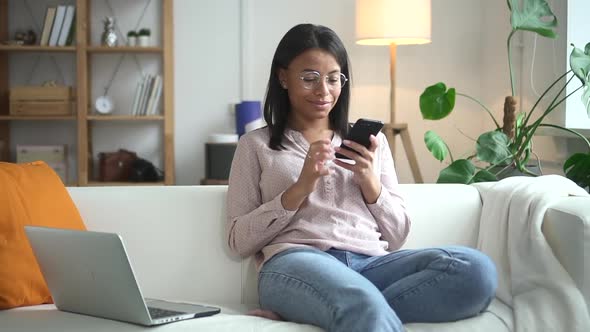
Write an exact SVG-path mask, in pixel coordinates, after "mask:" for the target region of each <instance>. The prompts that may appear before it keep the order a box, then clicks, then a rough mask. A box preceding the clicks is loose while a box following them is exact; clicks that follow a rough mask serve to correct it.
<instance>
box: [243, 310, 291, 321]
mask: <svg viewBox="0 0 590 332" xmlns="http://www.w3.org/2000/svg"><path fill="white" fill-rule="evenodd" d="M248 315H250V316H258V317H262V318H267V319H272V320H284V319H283V317H281V316H279V315H278V314H276V313H275V312H274V311H270V310H262V309H254V310H250V311H249V312H248Z"/></svg>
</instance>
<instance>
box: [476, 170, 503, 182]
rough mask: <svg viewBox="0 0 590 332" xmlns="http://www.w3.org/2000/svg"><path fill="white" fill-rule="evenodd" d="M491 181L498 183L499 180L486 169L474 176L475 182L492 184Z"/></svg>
mask: <svg viewBox="0 0 590 332" xmlns="http://www.w3.org/2000/svg"><path fill="white" fill-rule="evenodd" d="M490 181H498V178H497V177H496V176H495V175H494V174H492V173H491V172H489V171H486V170H485V169H482V170H480V171H479V172H477V173H475V175H474V176H473V182H490Z"/></svg>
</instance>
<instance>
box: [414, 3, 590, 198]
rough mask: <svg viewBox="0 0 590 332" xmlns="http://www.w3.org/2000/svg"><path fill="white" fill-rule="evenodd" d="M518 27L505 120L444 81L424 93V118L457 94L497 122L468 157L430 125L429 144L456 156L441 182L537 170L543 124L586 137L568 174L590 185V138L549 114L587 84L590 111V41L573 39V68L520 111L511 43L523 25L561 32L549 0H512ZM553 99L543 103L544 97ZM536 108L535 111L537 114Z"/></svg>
mask: <svg viewBox="0 0 590 332" xmlns="http://www.w3.org/2000/svg"><path fill="white" fill-rule="evenodd" d="M507 3H508V8H509V9H510V13H511V17H510V22H511V25H512V30H511V32H510V34H509V36H508V42H507V48H508V66H509V69H510V83H511V87H512V95H511V96H508V97H506V99H505V102H504V116H503V122H502V125H500V123H499V122H498V121H496V118H495V117H494V115H493V113H492V112H491V111H490V109H488V108H487V107H486V106H485V105H484V104H483V103H481V102H480V101H478V100H477V99H476V98H473V97H471V96H468V95H466V94H463V93H460V92H458V91H456V90H455V88H448V89H447V86H446V85H445V84H444V83H442V82H441V83H437V84H434V85H432V86H429V87H428V88H426V89H425V90H424V92H423V93H422V94H421V96H420V111H421V113H422V117H423V118H424V119H429V120H440V119H442V118H445V117H446V116H447V115H449V114H450V113H451V112H452V111H453V108H454V106H455V98H456V97H457V96H459V97H464V98H468V99H470V100H472V101H474V102H476V103H477V104H478V105H479V106H481V107H482V108H483V110H484V111H486V112H487V113H488V114H489V116H490V117H491V119H492V121H493V122H494V125H495V128H493V129H492V130H490V131H488V132H485V133H483V134H481V135H480V136H479V138H477V141H476V144H475V149H474V152H473V153H471V154H470V155H469V156H467V157H466V158H462V159H454V158H453V155H452V154H451V152H450V150H449V147H448V145H447V144H446V143H445V142H444V140H443V139H442V138H441V137H440V136H439V135H438V134H436V133H435V132H434V131H427V132H426V133H425V135H424V141H425V143H426V146H427V148H428V150H429V151H430V152H431V153H432V154H433V155H434V157H435V158H436V159H438V160H439V161H441V162H442V161H444V160H445V159H447V157H448V158H449V159H450V165H449V166H448V167H446V168H444V169H443V170H442V171H441V172H440V174H439V177H438V180H437V182H438V183H449V182H452V183H467V184H469V183H474V182H483V181H496V180H498V178H501V177H504V175H505V174H506V173H508V172H509V171H514V170H517V171H518V172H520V173H521V174H525V175H531V176H536V175H539V173H538V172H535V171H533V170H532V169H531V168H530V166H529V165H531V164H532V165H537V166H538V163H539V161H538V158H537V160H536V163H535V160H534V159H533V160H531V157H533V156H534V153H533V151H532V150H533V149H532V138H533V136H534V135H535V133H536V131H537V129H538V128H539V127H553V128H557V129H560V130H563V131H566V132H569V133H571V134H573V135H575V136H577V137H579V138H580V139H582V140H583V141H584V142H585V143H586V145H587V146H588V152H586V153H576V154H574V155H572V156H570V157H569V158H568V159H567V161H566V162H565V164H564V166H563V169H564V172H565V174H566V176H567V177H568V178H570V179H572V180H573V181H574V182H576V183H578V184H579V185H580V186H582V187H584V188H585V187H588V186H590V142H589V141H588V139H586V138H585V137H584V136H582V135H581V134H580V133H578V132H576V131H574V130H572V129H568V128H565V127H562V126H558V125H555V124H550V123H546V117H547V115H549V114H550V113H551V112H553V111H554V110H555V109H556V108H557V107H558V106H559V105H561V104H562V103H563V102H564V101H565V100H566V99H567V98H568V97H570V96H571V95H572V94H573V93H574V92H577V91H578V90H580V89H582V90H583V91H582V92H583V93H582V100H581V101H580V102H582V103H583V104H584V106H585V108H586V111H587V113H588V116H589V117H590V83H589V82H590V43H588V44H587V45H586V46H585V48H584V49H579V48H577V47H575V45H572V47H573V50H572V52H571V55H570V67H571V69H570V70H569V71H567V72H565V73H564V74H563V75H561V77H559V78H558V79H556V80H555V81H554V82H552V83H551V84H549V86H548V87H547V88H546V89H545V91H544V92H543V94H542V95H541V96H540V97H539V99H538V100H537V101H536V102H535V104H534V105H533V106H532V108H531V109H530V110H528V112H520V113H517V112H516V100H515V96H516V90H515V84H514V74H513V68H512V54H511V43H512V38H513V36H514V35H515V33H516V32H517V31H519V30H522V31H529V32H532V33H537V34H539V35H541V36H543V37H547V38H556V37H557V34H556V33H555V28H556V27H557V18H556V17H555V15H554V14H553V12H552V11H551V8H550V7H549V5H548V4H547V2H546V1H545V0H524V1H522V3H520V2H519V0H508V1H507ZM578 82H581V84H579V87H577V89H576V90H575V91H574V92H572V93H570V94H568V95H565V93H564V91H565V88H566V86H567V85H568V84H578ZM545 97H547V98H549V100H551V102H550V103H549V104H548V105H547V106H541V100H542V99H543V98H545ZM533 114H535V116H534V117H533Z"/></svg>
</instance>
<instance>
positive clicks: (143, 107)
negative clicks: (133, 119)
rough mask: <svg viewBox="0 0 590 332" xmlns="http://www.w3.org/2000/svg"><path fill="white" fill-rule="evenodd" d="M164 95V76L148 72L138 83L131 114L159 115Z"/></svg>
mask: <svg viewBox="0 0 590 332" xmlns="http://www.w3.org/2000/svg"><path fill="white" fill-rule="evenodd" d="M161 95H162V76H160V75H151V74H147V75H145V76H144V77H143V78H142V79H140V80H139V82H138V83H137V88H136V89H135V97H134V98H133V106H132V108H131V114H132V115H137V116H143V115H158V114H160V112H159V107H158V105H159V104H160V96H161Z"/></svg>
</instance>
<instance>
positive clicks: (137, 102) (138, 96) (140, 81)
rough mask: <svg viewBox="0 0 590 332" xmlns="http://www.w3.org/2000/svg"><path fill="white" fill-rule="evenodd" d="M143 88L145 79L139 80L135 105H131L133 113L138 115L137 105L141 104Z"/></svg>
mask: <svg viewBox="0 0 590 332" xmlns="http://www.w3.org/2000/svg"><path fill="white" fill-rule="evenodd" d="M142 89H143V79H141V80H139V82H137V87H136V88H135V96H134V97H133V105H132V106H131V115H138V114H137V106H138V105H139V98H140V96H141V91H142Z"/></svg>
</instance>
